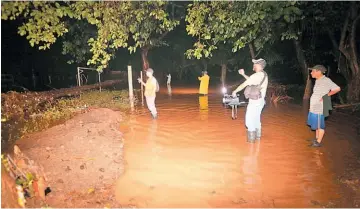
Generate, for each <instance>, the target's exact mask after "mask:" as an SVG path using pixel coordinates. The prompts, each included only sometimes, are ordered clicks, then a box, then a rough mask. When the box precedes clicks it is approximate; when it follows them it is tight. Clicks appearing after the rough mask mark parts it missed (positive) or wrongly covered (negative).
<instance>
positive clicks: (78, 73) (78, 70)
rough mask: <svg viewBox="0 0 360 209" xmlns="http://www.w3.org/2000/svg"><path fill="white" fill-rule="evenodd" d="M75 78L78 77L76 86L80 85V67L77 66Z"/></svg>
mask: <svg viewBox="0 0 360 209" xmlns="http://www.w3.org/2000/svg"><path fill="white" fill-rule="evenodd" d="M77 79H78V86H81V83H80V68H79V67H78V68H77Z"/></svg>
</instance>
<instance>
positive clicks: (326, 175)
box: [115, 88, 356, 207]
mask: <svg viewBox="0 0 360 209" xmlns="http://www.w3.org/2000/svg"><path fill="white" fill-rule="evenodd" d="M196 91H197V89H175V88H174V89H173V90H172V96H169V95H168V94H167V92H166V91H165V92H162V93H161V94H160V95H158V97H157V100H156V105H157V108H158V112H159V118H158V119H157V120H152V119H151V117H150V114H149V112H148V110H147V109H146V105H145V106H144V108H142V107H140V108H139V110H138V111H137V114H135V115H133V116H132V118H131V119H130V122H129V123H128V124H124V125H123V126H121V127H120V129H121V131H124V132H125V160H126V165H125V173H124V174H123V176H122V177H120V179H118V181H117V183H116V187H115V192H116V198H117V201H119V202H120V203H121V204H122V205H131V206H136V207H322V206H326V205H329V204H330V205H331V203H332V202H336V201H338V200H339V199H341V198H342V196H343V194H340V192H339V191H340V188H339V185H338V184H336V182H335V172H334V170H335V169H339V168H335V167H334V166H333V165H334V162H332V161H331V160H330V159H329V158H328V156H329V151H328V150H327V149H328V147H330V148H331V147H336V146H339V145H341V146H342V150H341V149H340V150H339V149H337V150H336V152H338V153H339V154H340V155H341V152H346V151H347V150H348V149H349V145H348V143H347V141H345V140H342V139H344V137H349V136H350V134H349V133H350V132H351V131H353V129H352V128H353V127H351V126H346V128H347V129H345V130H344V129H341V130H340V128H339V129H337V128H335V126H336V125H337V123H338V122H336V119H334V120H330V121H328V122H327V126H328V128H329V129H330V130H329V133H327V134H326V136H325V138H324V147H322V148H320V149H317V148H310V147H308V145H309V141H307V139H311V138H313V137H314V133H313V132H311V131H310V130H309V128H308V127H307V126H306V123H305V121H306V114H307V108H302V107H300V106H295V105H286V106H277V107H275V106H273V105H270V104H268V105H266V106H265V108H264V110H263V115H262V125H263V137H262V139H261V141H260V142H256V143H255V144H250V143H247V142H246V128H245V123H244V118H245V117H244V114H245V108H240V109H239V113H238V119H237V120H232V119H231V109H226V108H224V107H223V106H222V103H221V98H222V97H221V95H220V94H216V93H214V92H212V93H211V94H210V95H209V96H207V97H199V96H198V95H196V94H195V93H196ZM342 132H345V133H346V134H342ZM334 133H336V134H337V135H335V134H334ZM352 137H356V135H355V136H352ZM330 148H329V149H330ZM334 150H335V149H334ZM334 152H335V151H334ZM334 152H331V153H333V154H334ZM335 154H336V153H335ZM342 157H343V156H342V155H341V156H340V157H339V158H338V159H339V161H341V159H342Z"/></svg>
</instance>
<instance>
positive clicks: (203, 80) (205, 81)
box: [198, 71, 210, 95]
mask: <svg viewBox="0 0 360 209" xmlns="http://www.w3.org/2000/svg"><path fill="white" fill-rule="evenodd" d="M198 79H199V81H200V88H199V94H202V95H207V94H208V90H209V80H210V76H208V74H207V71H203V72H202V76H201V77H198Z"/></svg>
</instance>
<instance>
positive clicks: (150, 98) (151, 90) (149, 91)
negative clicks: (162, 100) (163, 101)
mask: <svg viewBox="0 0 360 209" xmlns="http://www.w3.org/2000/svg"><path fill="white" fill-rule="evenodd" d="M146 76H147V77H148V79H147V81H146V83H144V82H143V81H142V80H141V78H138V81H139V83H141V84H142V85H144V86H145V93H144V95H145V99H146V105H147V106H148V108H149V110H150V112H151V115H152V117H153V118H154V119H156V118H157V110H156V107H155V98H156V92H158V91H159V83H158V82H157V80H156V78H155V77H154V70H153V69H151V68H148V69H147V70H146Z"/></svg>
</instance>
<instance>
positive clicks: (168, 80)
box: [167, 74, 171, 83]
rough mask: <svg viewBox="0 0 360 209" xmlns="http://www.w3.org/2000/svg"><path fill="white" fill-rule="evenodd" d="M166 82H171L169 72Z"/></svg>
mask: <svg viewBox="0 0 360 209" xmlns="http://www.w3.org/2000/svg"><path fill="white" fill-rule="evenodd" d="M167 78H168V79H167V83H170V82H171V74H169V75H167Z"/></svg>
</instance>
